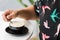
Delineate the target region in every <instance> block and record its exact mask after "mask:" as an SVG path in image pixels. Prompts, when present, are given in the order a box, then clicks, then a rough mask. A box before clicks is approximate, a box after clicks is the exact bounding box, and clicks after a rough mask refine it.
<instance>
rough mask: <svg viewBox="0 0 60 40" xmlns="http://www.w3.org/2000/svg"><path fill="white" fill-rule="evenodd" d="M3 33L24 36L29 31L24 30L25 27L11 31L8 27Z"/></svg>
mask: <svg viewBox="0 0 60 40" xmlns="http://www.w3.org/2000/svg"><path fill="white" fill-rule="evenodd" d="M5 31H6V32H7V33H10V34H14V35H26V34H27V33H28V31H29V30H28V28H26V27H20V29H19V30H13V29H10V28H9V27H7V28H6V29H5Z"/></svg>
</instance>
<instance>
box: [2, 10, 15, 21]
mask: <svg viewBox="0 0 60 40" xmlns="http://www.w3.org/2000/svg"><path fill="white" fill-rule="evenodd" d="M2 17H3V20H4V21H6V22H8V21H10V20H11V19H13V18H15V17H16V11H13V10H6V11H5V12H4V13H3V14H2Z"/></svg>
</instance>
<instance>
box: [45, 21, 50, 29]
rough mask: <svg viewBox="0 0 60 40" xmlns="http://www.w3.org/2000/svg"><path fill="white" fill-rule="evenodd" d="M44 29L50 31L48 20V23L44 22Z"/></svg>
mask: <svg viewBox="0 0 60 40" xmlns="http://www.w3.org/2000/svg"><path fill="white" fill-rule="evenodd" d="M44 27H45V28H47V29H50V27H49V26H48V21H47V20H46V22H44Z"/></svg>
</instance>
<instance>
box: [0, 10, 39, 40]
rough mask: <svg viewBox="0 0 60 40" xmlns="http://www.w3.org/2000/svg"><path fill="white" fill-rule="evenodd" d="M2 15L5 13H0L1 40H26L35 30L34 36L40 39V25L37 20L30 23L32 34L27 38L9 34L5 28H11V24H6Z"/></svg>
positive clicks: (26, 36)
mask: <svg viewBox="0 0 60 40" xmlns="http://www.w3.org/2000/svg"><path fill="white" fill-rule="evenodd" d="M2 14H3V12H2V11H0V40H26V39H27V38H28V37H29V36H30V35H31V33H32V30H33V29H34V31H33V35H32V36H35V35H37V37H38V32H39V31H38V25H37V23H36V21H35V20H29V21H28V24H27V26H28V28H29V29H30V33H29V34H27V35H25V36H14V35H11V34H9V33H7V32H6V31H5V28H6V27H8V26H9V22H5V21H4V20H3V18H2Z"/></svg>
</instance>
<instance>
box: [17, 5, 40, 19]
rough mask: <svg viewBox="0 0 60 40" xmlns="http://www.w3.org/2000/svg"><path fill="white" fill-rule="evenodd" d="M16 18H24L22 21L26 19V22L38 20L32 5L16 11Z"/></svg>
mask: <svg viewBox="0 0 60 40" xmlns="http://www.w3.org/2000/svg"><path fill="white" fill-rule="evenodd" d="M17 17H20V18H24V19H27V20H30V19H31V20H32V19H33V20H35V19H38V18H39V17H38V16H36V13H35V10H34V6H33V5H31V6H29V7H27V8H24V9H21V10H18V11H17Z"/></svg>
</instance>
